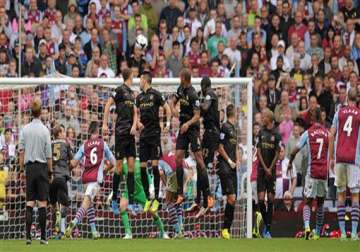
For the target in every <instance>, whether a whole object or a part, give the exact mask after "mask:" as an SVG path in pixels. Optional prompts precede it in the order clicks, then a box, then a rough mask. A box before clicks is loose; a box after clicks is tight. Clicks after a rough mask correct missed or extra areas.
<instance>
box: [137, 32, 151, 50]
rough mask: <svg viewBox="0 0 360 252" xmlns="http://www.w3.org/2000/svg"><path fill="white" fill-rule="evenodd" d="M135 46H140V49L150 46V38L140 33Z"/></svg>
mask: <svg viewBox="0 0 360 252" xmlns="http://www.w3.org/2000/svg"><path fill="white" fill-rule="evenodd" d="M135 46H136V48H139V49H141V50H145V49H146V47H147V46H148V40H147V38H146V37H145V36H144V35H142V34H139V35H138V36H137V37H136V40H135Z"/></svg>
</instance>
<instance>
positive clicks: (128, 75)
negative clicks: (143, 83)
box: [122, 68, 133, 84]
mask: <svg viewBox="0 0 360 252" xmlns="http://www.w3.org/2000/svg"><path fill="white" fill-rule="evenodd" d="M122 77H123V79H124V82H126V83H127V84H132V79H133V75H132V71H131V69H130V68H125V69H123V71H122Z"/></svg>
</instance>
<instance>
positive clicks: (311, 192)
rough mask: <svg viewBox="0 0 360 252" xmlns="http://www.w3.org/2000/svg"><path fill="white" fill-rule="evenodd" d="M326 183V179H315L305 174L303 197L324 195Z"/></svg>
mask: <svg viewBox="0 0 360 252" xmlns="http://www.w3.org/2000/svg"><path fill="white" fill-rule="evenodd" d="M327 189H328V185H327V180H323V179H315V178H312V177H310V176H309V175H306V177H305V186H304V197H305V198H309V199H316V198H324V197H326V193H327Z"/></svg>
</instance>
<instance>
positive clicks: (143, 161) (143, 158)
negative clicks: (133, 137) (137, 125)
mask: <svg viewBox="0 0 360 252" xmlns="http://www.w3.org/2000/svg"><path fill="white" fill-rule="evenodd" d="M147 141H148V139H147V138H140V152H139V158H140V169H141V183H142V186H143V188H144V192H145V195H146V199H147V200H148V201H149V200H150V192H149V180H148V174H147V162H148V161H149V160H150V159H149V157H150V148H149V147H150V146H149V145H148V143H147Z"/></svg>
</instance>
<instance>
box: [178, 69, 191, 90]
mask: <svg viewBox="0 0 360 252" xmlns="http://www.w3.org/2000/svg"><path fill="white" fill-rule="evenodd" d="M180 85H181V86H182V87H185V88H186V87H189V86H190V85H191V72H190V70H189V69H187V68H184V69H183V70H181V72H180Z"/></svg>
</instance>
